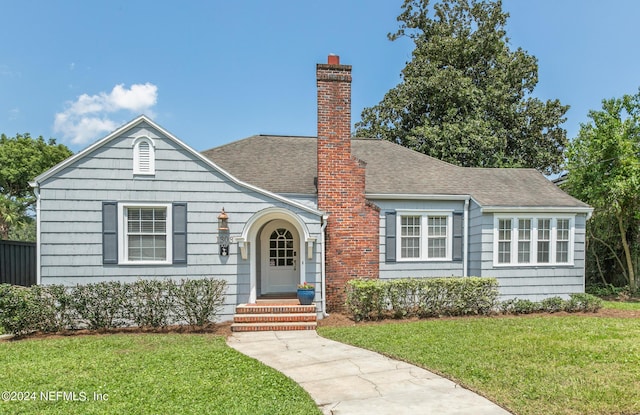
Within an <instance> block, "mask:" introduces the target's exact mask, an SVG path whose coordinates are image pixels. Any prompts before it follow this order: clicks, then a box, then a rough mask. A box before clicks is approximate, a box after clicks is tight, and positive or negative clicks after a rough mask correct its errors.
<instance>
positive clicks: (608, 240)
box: [566, 92, 640, 290]
mask: <svg viewBox="0 0 640 415" xmlns="http://www.w3.org/2000/svg"><path fill="white" fill-rule="evenodd" d="M589 118H590V119H591V121H590V122H588V123H586V124H583V125H582V126H581V128H580V132H579V134H578V137H577V138H576V139H575V140H573V142H572V143H571V145H570V146H569V148H568V150H567V169H568V170H569V176H568V179H567V182H566V189H567V191H568V192H569V193H571V194H572V195H573V196H575V197H577V198H578V199H581V200H583V201H585V202H587V203H589V204H590V205H591V206H593V207H594V208H595V212H594V217H593V218H592V220H591V222H592V223H593V225H592V226H591V227H590V231H589V235H588V236H589V242H590V248H591V249H590V250H589V251H588V252H589V253H590V259H592V261H593V263H594V264H595V265H596V266H597V267H598V272H599V273H600V275H601V279H602V282H604V283H608V282H613V281H612V277H611V274H615V273H616V272H618V273H620V272H621V273H622V274H623V276H624V280H626V282H628V284H629V286H630V287H631V289H632V290H635V289H636V288H637V287H638V285H637V281H636V278H635V275H636V269H637V266H638V256H639V255H638V254H639V253H640V233H639V231H638V230H639V229H640V216H639V215H638V211H639V210H640V161H639V154H640V92H639V93H637V94H636V95H624V96H623V97H622V98H612V99H605V100H603V101H602V109H601V110H599V111H590V112H589ZM607 259H608V262H603V260H604V261H606V260H607ZM605 274H608V275H609V277H608V278H607V277H606V276H605Z"/></svg>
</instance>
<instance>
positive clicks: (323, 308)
mask: <svg viewBox="0 0 640 415" xmlns="http://www.w3.org/2000/svg"><path fill="white" fill-rule="evenodd" d="M328 218H329V215H322V227H321V228H320V279H321V281H322V284H321V285H322V302H321V307H320V308H321V312H322V316H323V317H328V316H329V314H328V313H327V295H326V294H327V278H326V273H325V258H326V253H325V249H324V240H325V234H324V232H325V229H326V228H327V219H328Z"/></svg>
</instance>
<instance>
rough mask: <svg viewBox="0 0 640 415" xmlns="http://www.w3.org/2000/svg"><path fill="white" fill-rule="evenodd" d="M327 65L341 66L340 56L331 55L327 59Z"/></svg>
mask: <svg viewBox="0 0 640 415" xmlns="http://www.w3.org/2000/svg"><path fill="white" fill-rule="evenodd" d="M327 63H328V64H329V65H340V56H338V55H335V54H333V53H330V54H329V57H328V59H327Z"/></svg>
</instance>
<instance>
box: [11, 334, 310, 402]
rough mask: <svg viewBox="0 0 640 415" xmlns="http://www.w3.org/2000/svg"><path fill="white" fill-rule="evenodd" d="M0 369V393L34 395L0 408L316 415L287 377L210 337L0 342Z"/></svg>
mask: <svg viewBox="0 0 640 415" xmlns="http://www.w3.org/2000/svg"><path fill="white" fill-rule="evenodd" d="M0 367H1V368H2V370H1V371H0V385H2V388H0V389H2V391H15V392H35V396H33V395H32V396H30V397H34V398H35V400H29V401H24V400H23V401H8V402H7V401H5V400H4V399H3V400H0V413H14V414H18V413H20V414H116V413H117V414H199V415H203V414H314V413H315V414H319V413H320V412H319V410H318V409H317V407H316V405H315V403H314V402H313V400H312V399H311V398H310V397H309V395H308V394H307V393H306V392H305V391H304V390H303V389H302V388H301V387H300V386H298V385H297V384H296V383H294V382H293V381H292V380H290V379H289V378H287V377H286V376H284V375H282V374H281V373H279V372H277V371H275V370H272V369H271V368H269V367H267V366H265V365H263V364H261V363H259V362H258V361H256V360H253V359H250V358H248V357H246V356H244V355H242V354H240V353H238V352H236V351H235V350H233V349H231V348H230V347H228V346H227V345H226V344H225V339H224V338H223V337H220V336H215V335H195V334H194V335H187V334H143V335H131V334H112V335H98V336H77V337H67V338H51V339H35V340H22V341H13V342H2V343H0ZM41 392H43V393H44V395H42V394H41ZM50 392H53V394H51V393H50ZM55 392H75V398H76V399H78V400H76V401H65V399H64V396H63V395H56V394H55ZM94 394H96V395H95V396H96V398H94ZM83 396H84V398H85V399H84V400H83ZM100 396H102V400H100V399H97V398H99V397H100ZM16 397H17V396H16ZM47 397H49V398H51V397H53V398H54V399H52V400H48V401H47V400H46V398H47ZM105 397H106V398H107V399H106V400H105V399H104V398H105ZM3 398H5V396H4V395H3ZM67 398H73V396H72V395H67Z"/></svg>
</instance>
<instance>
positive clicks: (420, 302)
mask: <svg viewBox="0 0 640 415" xmlns="http://www.w3.org/2000/svg"><path fill="white" fill-rule="evenodd" d="M497 287H498V282H497V280H496V279H495V278H477V277H469V278H454V277H451V278H404V279H395V280H388V281H381V280H350V281H348V282H347V309H348V310H349V312H350V313H351V314H352V315H353V317H354V319H355V320H357V321H359V320H376V319H381V318H389V317H391V318H405V317H414V316H415V317H432V316H441V315H447V316H460V315H472V314H489V313H490V312H491V311H492V310H493V308H494V307H495V305H496V301H497V298H498V290H497Z"/></svg>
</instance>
